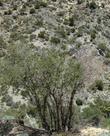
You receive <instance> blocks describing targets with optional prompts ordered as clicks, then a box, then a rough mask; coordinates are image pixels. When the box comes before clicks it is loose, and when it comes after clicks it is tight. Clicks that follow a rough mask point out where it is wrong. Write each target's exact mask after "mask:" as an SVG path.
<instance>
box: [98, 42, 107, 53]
mask: <svg viewBox="0 0 110 136" xmlns="http://www.w3.org/2000/svg"><path fill="white" fill-rule="evenodd" d="M98 49H101V50H102V51H103V52H106V51H107V50H108V48H107V46H106V44H105V43H100V44H98Z"/></svg>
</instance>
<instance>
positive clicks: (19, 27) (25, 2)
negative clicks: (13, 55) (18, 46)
mask: <svg viewBox="0 0 110 136" xmlns="http://www.w3.org/2000/svg"><path fill="white" fill-rule="evenodd" d="M20 41H21V42H22V43H23V42H25V43H27V44H30V45H31V46H32V48H35V50H38V49H40V48H47V47H51V46H53V47H55V48H59V47H60V48H61V49H62V50H65V52H66V53H67V56H71V57H74V58H76V59H78V60H79V61H80V62H81V64H82V65H83V69H84V88H83V89H82V90H81V91H80V92H78V93H77V94H76V99H75V100H77V98H80V99H81V100H82V101H83V106H82V107H81V108H84V107H85V106H87V105H88V103H89V102H91V101H93V100H94V98H95V97H97V96H100V97H102V98H103V99H108V100H109V98H110V92H109V85H108V84H109V71H110V1H109V0H95V3H94V2H91V1H89V2H88V1H86V0H79V3H78V1H77V0H60V1H59V0H42V1H40V0H1V1H0V56H1V57H2V56H3V55H4V53H5V52H6V46H8V45H9V44H14V43H19V42H20ZM96 80H101V81H102V82H103V84H104V88H103V90H101V91H100V89H98V88H96V90H95V91H94V90H93V91H91V85H93V84H94V83H95V82H96ZM10 94H11V93H9V95H10ZM10 96H12V94H11V95H10ZM17 99H18V101H21V97H19V96H18V97H17V98H16V100H17ZM13 101H14V100H13Z"/></svg>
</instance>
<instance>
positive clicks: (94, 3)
mask: <svg viewBox="0 0 110 136" xmlns="http://www.w3.org/2000/svg"><path fill="white" fill-rule="evenodd" d="M97 7H98V6H97V4H96V2H95V1H94V0H92V2H90V3H89V8H90V9H92V10H94V9H96V8H97Z"/></svg>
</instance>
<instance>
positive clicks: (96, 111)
mask: <svg viewBox="0 0 110 136" xmlns="http://www.w3.org/2000/svg"><path fill="white" fill-rule="evenodd" d="M109 113H110V102H109V101H106V100H102V99H100V98H99V97H98V98H97V99H96V100H95V101H94V102H93V103H90V105H89V107H87V108H85V109H84V110H83V113H82V115H83V118H84V119H87V120H88V122H89V121H93V119H94V118H96V117H97V118H99V120H100V125H101V126H103V127H110V124H109V118H110V114H109Z"/></svg>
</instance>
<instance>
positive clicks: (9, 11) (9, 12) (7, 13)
mask: <svg viewBox="0 0 110 136" xmlns="http://www.w3.org/2000/svg"><path fill="white" fill-rule="evenodd" d="M11 14H12V11H11V10H8V11H5V12H4V15H11Z"/></svg>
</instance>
